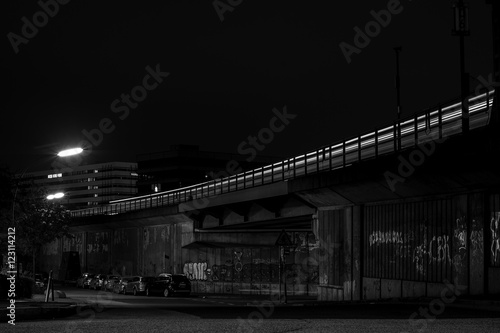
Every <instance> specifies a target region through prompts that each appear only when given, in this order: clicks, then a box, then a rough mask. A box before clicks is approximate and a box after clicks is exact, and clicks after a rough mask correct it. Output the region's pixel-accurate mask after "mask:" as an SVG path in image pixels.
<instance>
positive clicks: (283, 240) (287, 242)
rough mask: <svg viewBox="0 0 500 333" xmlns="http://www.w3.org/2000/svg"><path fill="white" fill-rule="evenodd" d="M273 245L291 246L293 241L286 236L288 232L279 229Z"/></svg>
mask: <svg viewBox="0 0 500 333" xmlns="http://www.w3.org/2000/svg"><path fill="white" fill-rule="evenodd" d="M275 245H277V246H293V242H292V240H291V239H290V237H289V236H288V234H287V233H286V232H285V230H281V233H280V235H279V236H278V239H277V240H276V243H275Z"/></svg>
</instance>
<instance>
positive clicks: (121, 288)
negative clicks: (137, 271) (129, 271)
mask: <svg viewBox="0 0 500 333" xmlns="http://www.w3.org/2000/svg"><path fill="white" fill-rule="evenodd" d="M139 278H140V277H139V276H124V277H122V278H121V279H120V281H119V282H117V283H115V284H114V286H113V292H115V293H117V294H124V295H125V294H126V293H127V292H130V291H131V289H130V287H129V286H128V284H129V283H130V282H133V281H134V280H138V279H139Z"/></svg>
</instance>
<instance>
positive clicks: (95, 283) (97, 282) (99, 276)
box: [89, 274, 107, 290]
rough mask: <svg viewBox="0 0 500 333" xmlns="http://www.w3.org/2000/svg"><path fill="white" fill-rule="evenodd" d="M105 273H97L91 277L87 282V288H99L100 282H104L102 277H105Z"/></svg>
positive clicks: (100, 286)
mask: <svg viewBox="0 0 500 333" xmlns="http://www.w3.org/2000/svg"><path fill="white" fill-rule="evenodd" d="M106 277H107V275H106V274H97V275H96V276H94V277H93V278H92V280H91V281H90V283H89V289H94V290H97V289H101V288H102V284H103V282H104V279H106Z"/></svg>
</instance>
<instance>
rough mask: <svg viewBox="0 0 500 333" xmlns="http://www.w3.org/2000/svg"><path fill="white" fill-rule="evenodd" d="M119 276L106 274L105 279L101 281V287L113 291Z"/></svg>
mask: <svg viewBox="0 0 500 333" xmlns="http://www.w3.org/2000/svg"><path fill="white" fill-rule="evenodd" d="M120 279H121V277H120V276H119V275H108V276H107V278H106V280H104V282H103V287H102V289H104V290H106V291H113V288H114V285H115V284H116V283H118V282H120Z"/></svg>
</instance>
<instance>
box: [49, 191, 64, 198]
mask: <svg viewBox="0 0 500 333" xmlns="http://www.w3.org/2000/svg"><path fill="white" fill-rule="evenodd" d="M62 197H64V193H62V192H57V193H55V194H49V195H48V196H47V200H54V199H61V198H62Z"/></svg>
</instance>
